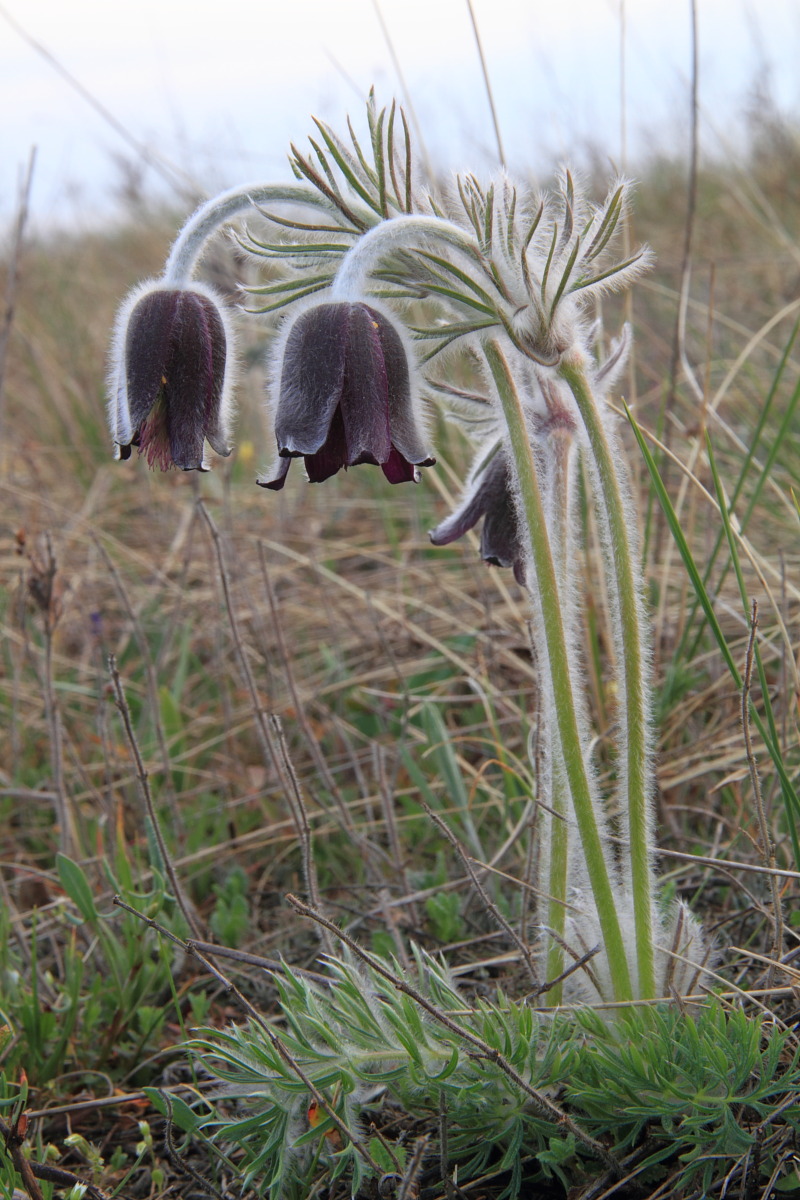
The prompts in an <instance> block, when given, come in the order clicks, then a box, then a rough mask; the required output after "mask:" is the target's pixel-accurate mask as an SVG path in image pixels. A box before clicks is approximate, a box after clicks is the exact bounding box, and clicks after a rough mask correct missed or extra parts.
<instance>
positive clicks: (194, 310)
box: [164, 292, 228, 471]
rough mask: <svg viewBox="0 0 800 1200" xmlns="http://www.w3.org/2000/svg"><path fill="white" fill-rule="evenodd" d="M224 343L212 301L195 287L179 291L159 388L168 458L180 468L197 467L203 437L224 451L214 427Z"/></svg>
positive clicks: (199, 466) (189, 468)
mask: <svg viewBox="0 0 800 1200" xmlns="http://www.w3.org/2000/svg"><path fill="white" fill-rule="evenodd" d="M225 349H226V347H225V328H224V326H223V324H222V318H221V317H220V315H219V312H218V311H217V308H216V305H215V304H214V302H213V301H212V300H210V299H209V298H208V297H207V296H204V295H201V294H200V293H198V292H183V293H182V294H181V302H180V304H179V306H178V311H177V314H176V319H175V321H174V323H173V327H172V339H171V342H170V348H169V361H168V363H167V367H166V370H165V379H166V383H165V386H164V393H165V397H166V401H167V414H166V420H167V430H168V434H169V445H170V451H171V454H172V461H173V462H174V463H175V466H176V467H180V468H181V469H182V470H184V471H196V470H202V469H203V453H204V442H205V439H206V437H209V438H210V437H213V442H216V446H215V447H214V448H215V449H216V448H217V446H222V450H223V452H228V451H227V447H226V446H225V444H224V442H222V441H221V436H220V434H221V431H220V428H219V407H220V399H221V396H222V386H223V382H224V378H225ZM213 442H212V444H213Z"/></svg>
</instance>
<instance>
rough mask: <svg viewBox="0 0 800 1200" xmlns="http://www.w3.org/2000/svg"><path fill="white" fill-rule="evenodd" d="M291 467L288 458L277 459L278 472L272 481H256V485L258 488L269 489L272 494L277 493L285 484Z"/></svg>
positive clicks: (290, 461)
mask: <svg viewBox="0 0 800 1200" xmlns="http://www.w3.org/2000/svg"><path fill="white" fill-rule="evenodd" d="M291 465H292V460H291V459H290V458H280V459H278V471H277V474H276V475H274V476H273V478H272V479H257V480H256V483H257V484H258V486H259V487H263V488H270V489H271V491H273V492H279V491H280V490H281V489H282V487H283V485H284V484H285V483H286V476H287V475H288V474H289V467H290V466H291Z"/></svg>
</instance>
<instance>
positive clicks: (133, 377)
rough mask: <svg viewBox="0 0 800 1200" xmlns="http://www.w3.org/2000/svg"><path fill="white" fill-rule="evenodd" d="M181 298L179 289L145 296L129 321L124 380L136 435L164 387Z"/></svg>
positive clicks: (162, 290)
mask: <svg viewBox="0 0 800 1200" xmlns="http://www.w3.org/2000/svg"><path fill="white" fill-rule="evenodd" d="M181 295H182V293H181V292H180V291H179V290H178V289H170V290H166V289H164V288H157V289H156V290H154V291H152V292H145V294H144V295H143V296H142V298H141V300H139V301H138V303H137V304H136V305H135V306H134V308H133V310H132V311H131V314H130V316H129V317H128V328H127V332H126V334H125V376H126V380H127V390H128V406H129V411H130V421H131V428H132V429H133V430H134V432H135V431H136V430H138V429H139V428H140V427H141V425H142V423H143V422H144V421H145V419H146V418H147V416H148V414H149V413H150V410H151V409H152V407H153V405H154V404H155V402H156V400H157V398H158V394H159V392H160V391H161V389H162V387H163V386H164V379H165V373H166V370H167V366H168V363H169V356H170V345H171V342H172V336H173V333H172V330H173V325H174V324H175V321H176V319H177V317H178V310H179V307H180V298H181Z"/></svg>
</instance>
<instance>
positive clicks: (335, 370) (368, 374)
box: [258, 301, 435, 491]
mask: <svg viewBox="0 0 800 1200" xmlns="http://www.w3.org/2000/svg"><path fill="white" fill-rule="evenodd" d="M276 384H277V400H276V402H275V407H274V421H275V439H276V441H277V443H278V455H279V461H278V463H277V464H276V465H275V467H274V468H273V469H272V470H271V471H269V472H267V475H266V476H265V477H264V478H263V479H259V480H258V482H259V483H260V484H261V486H262V487H266V488H272V489H273V490H275V491H277V490H279V489H280V488H282V487H283V485H284V483H285V482H286V475H287V472H288V470H289V466H290V464H291V460H292V459H293V458H300V457H302V458H303V460H304V463H305V467H306V471H307V472H308V478H309V479H310V481H311V482H312V483H322V481H323V480H325V479H328V478H330V476H331V475H335V474H336V472H337V471H339V470H340V469H341V468H342V467H344V468H345V469H347V467H353V466H356V465H357V464H359V463H374V464H375V465H376V466H379V467H381V469H382V470H383V473H384V475H385V476H386V478H387V479H388V480H389V482H390V483H403V482H407V481H416V480H417V479H418V478H419V471H418V470H417V468H418V467H426V466H430V465H431V464H432V463H433V462H434V461H435V459H434V458H433V456H432V455H431V454H430V453H429V452H428V450H427V448H426V446H425V443H424V440H423V437H424V435H423V432H422V430H421V427H420V422H419V420H418V417H417V414H416V412H415V408H414V403H413V396H412V389H411V375H410V371H409V362H408V355H407V352H406V347H405V344H404V342H403V339H402V337H401V336H400V334H399V333H398V331H397V329H396V328H395V326H394V324H393V323H392V321H391V319H390V318H389V317H387V316H386V315H385V314H384V313H383V312H380V311H379V310H378V309H375V308H373V307H372V306H371V305H368V304H363V303H360V302H358V303H350V302H348V301H337V302H332V303H328V304H316V305H314V306H313V307H312V308H308V309H306V310H305V312H303V313H301V314H300V316H299V317H298V318H297V319H296V320H295V321H294V323H293V324H292V325H291V327H290V328H289V331H288V335H287V337H286V338H285V341H284V343H283V348H282V355H281V356H280V362H279V372H278V378H277V379H276Z"/></svg>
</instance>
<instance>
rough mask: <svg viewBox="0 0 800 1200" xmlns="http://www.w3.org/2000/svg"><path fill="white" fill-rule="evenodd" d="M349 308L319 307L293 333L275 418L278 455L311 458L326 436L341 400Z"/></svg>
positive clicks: (304, 316)
mask: <svg viewBox="0 0 800 1200" xmlns="http://www.w3.org/2000/svg"><path fill="white" fill-rule="evenodd" d="M350 307H351V306H350V305H349V304H318V305H316V306H315V307H314V308H310V309H308V310H307V311H306V312H304V313H301V314H300V316H299V317H298V318H297V320H296V321H295V323H294V325H293V326H292V328H291V331H290V333H289V337H288V339H287V341H286V346H285V348H284V351H283V365H282V367H281V382H280V395H279V398H278V407H277V411H276V414H275V437H276V438H277V441H278V449H279V450H280V452H281V453H282V454H293V455H299V454H304V455H305V454H315V453H316V451H317V450H319V449H320V447H321V446H322V445H323V443H324V442H325V439H326V438H327V436H328V430H329V429H330V425H331V421H332V419H333V414H334V412H335V410H336V408H337V407H338V405H339V402H340V400H341V396H342V385H343V382H344V373H345V363H346V356H347V338H348V326H349V315H350Z"/></svg>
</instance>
